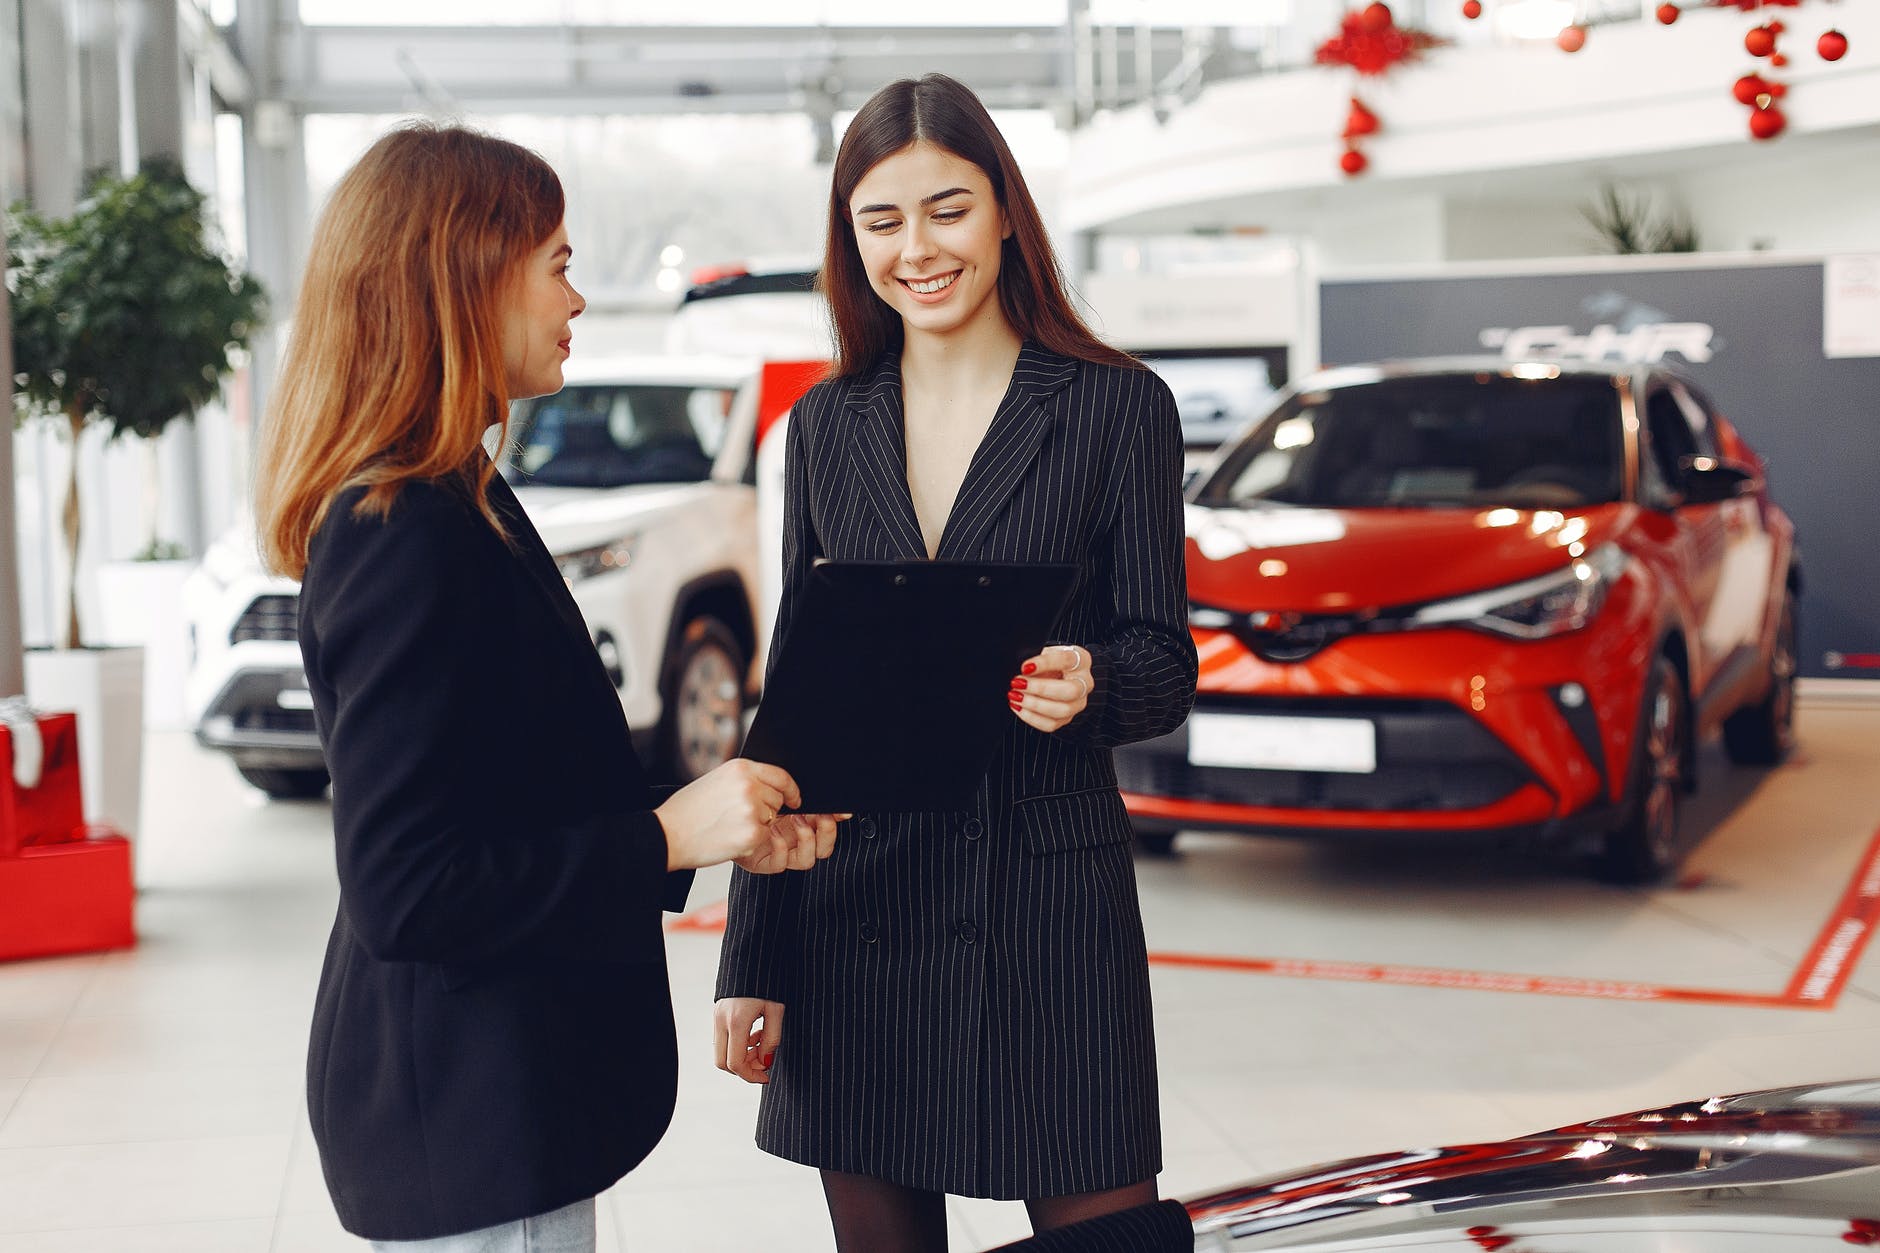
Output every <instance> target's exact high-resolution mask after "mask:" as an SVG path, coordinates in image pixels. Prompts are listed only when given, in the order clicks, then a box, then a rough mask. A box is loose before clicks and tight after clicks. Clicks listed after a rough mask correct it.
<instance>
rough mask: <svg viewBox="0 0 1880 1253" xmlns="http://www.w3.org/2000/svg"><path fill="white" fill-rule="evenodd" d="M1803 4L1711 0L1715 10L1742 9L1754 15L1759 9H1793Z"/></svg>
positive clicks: (1796, 0)
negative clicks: (1780, 6)
mask: <svg viewBox="0 0 1880 1253" xmlns="http://www.w3.org/2000/svg"><path fill="white" fill-rule="evenodd" d="M1801 2H1802V0H1709V3H1710V5H1711V6H1712V7H1713V8H1718V9H1741V10H1743V12H1745V13H1753V12H1755V11H1756V10H1757V9H1762V8H1772V7H1774V6H1775V5H1778V4H1782V5H1787V6H1788V7H1789V8H1791V9H1792V8H1794V7H1795V6H1796V5H1798V4H1800V3H1801Z"/></svg>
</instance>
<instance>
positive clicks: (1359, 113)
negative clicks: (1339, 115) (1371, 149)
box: [1345, 96, 1383, 139]
mask: <svg viewBox="0 0 1880 1253" xmlns="http://www.w3.org/2000/svg"><path fill="white" fill-rule="evenodd" d="M1381 125H1383V123H1382V122H1380V121H1379V120H1378V116H1377V114H1375V113H1373V112H1371V110H1369V109H1367V108H1366V107H1365V105H1364V101H1362V100H1360V99H1358V98H1357V97H1356V96H1353V97H1352V98H1351V112H1349V113H1347V114H1346V115H1345V138H1346V139H1356V138H1358V137H1360V136H1363V135H1375V134H1377V130H1378V127H1380V126H1381Z"/></svg>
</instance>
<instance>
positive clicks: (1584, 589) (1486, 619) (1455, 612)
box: [1408, 544, 1628, 640]
mask: <svg viewBox="0 0 1880 1253" xmlns="http://www.w3.org/2000/svg"><path fill="white" fill-rule="evenodd" d="M1627 560H1628V559H1627V557H1626V555H1625V550H1624V549H1622V548H1620V547H1619V546H1618V545H1617V544H1601V545H1600V546H1599V547H1598V548H1595V549H1594V550H1593V551H1592V552H1590V553H1588V554H1587V555H1586V556H1584V557H1577V558H1575V559H1574V561H1573V563H1572V564H1571V565H1569V566H1568V567H1567V568H1566V569H1564V570H1560V571H1558V572H1556V573H1553V574H1544V575H1541V576H1540V577H1539V578H1534V579H1525V580H1523V581H1522V582H1519V583H1511V584H1509V585H1508V586H1506V587H1497V588H1492V589H1490V590H1489V591H1486V592H1476V593H1474V594H1472V595H1469V596H1458V597H1456V598H1455V599H1453V600H1444V601H1438V602H1437V603H1435V604H1433V605H1425V606H1424V607H1423V608H1422V609H1419V610H1418V611H1417V612H1416V613H1414V614H1412V615H1411V617H1410V621H1409V623H1408V625H1409V626H1412V627H1426V626H1466V627H1474V628H1475V629H1477V630H1481V631H1492V632H1494V633H1495V634H1497V635H1507V636H1512V637H1513V638H1515V639H1518V640H1539V639H1546V638H1548V637H1549V636H1553V635H1564V634H1565V633H1566V632H1568V631H1577V630H1579V629H1580V628H1581V627H1583V626H1585V625H1586V624H1587V623H1588V622H1591V621H1592V620H1593V615H1594V614H1596V613H1598V612H1599V607H1600V606H1601V605H1603V604H1605V603H1606V594H1607V593H1608V592H1610V591H1611V590H1612V585H1613V582H1614V581H1615V580H1616V579H1618V577H1619V575H1620V574H1621V573H1622V572H1623V571H1624V570H1625V563H1626V561H1627Z"/></svg>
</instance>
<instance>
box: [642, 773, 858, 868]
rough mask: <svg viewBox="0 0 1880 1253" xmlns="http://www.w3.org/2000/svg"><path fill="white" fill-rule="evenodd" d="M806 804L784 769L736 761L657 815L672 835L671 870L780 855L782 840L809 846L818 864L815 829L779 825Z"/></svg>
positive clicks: (669, 802) (678, 796) (700, 781)
mask: <svg viewBox="0 0 1880 1253" xmlns="http://www.w3.org/2000/svg"><path fill="white" fill-rule="evenodd" d="M802 803H803V794H802V793H801V792H800V791H798V790H797V786H796V780H794V779H792V778H791V777H790V775H789V772H788V771H786V770H784V769H783V767H781V766H772V765H768V764H766V763H764V762H757V761H747V760H745V759H743V758H741V757H739V758H733V759H732V760H730V761H727V762H726V763H725V764H724V765H722V766H719V767H718V768H717V769H715V770H713V771H712V772H711V773H709V774H705V775H701V776H700V777H698V778H697V779H694V780H693V781H692V782H691V783H688V784H686V785H685V786H684V787H682V788H680V789H679V790H678V791H677V792H674V793H673V794H672V796H671V797H669V798H668V799H667V801H666V803H665V804H663V805H661V806H660V807H659V808H658V809H656V810H654V811H653V814H654V816H655V817H657V818H658V819H659V825H660V826H662V827H664V828H665V830H666V869H668V870H691V869H697V868H698V867H701V866H715V865H717V864H718V863H719V862H721V861H734V860H736V859H738V858H741V857H753V856H755V855H756V854H758V853H759V852H772V853H773V855H774V850H773V848H772V845H773V841H777V840H785V841H790V842H794V843H798V844H800V843H807V844H808V845H809V846H810V847H811V850H812V854H811V858H810V860H812V861H813V860H814V853H813V850H814V846H815V844H816V836H817V832H816V829H815V826H814V824H807V827H808V829H807V830H806V829H805V826H806V824H802V823H787V824H786V823H776V818H777V814H778V813H779V811H781V810H784V809H793V808H795V807H796V806H798V805H800V804H802ZM773 824H775V825H773ZM825 855H826V854H825Z"/></svg>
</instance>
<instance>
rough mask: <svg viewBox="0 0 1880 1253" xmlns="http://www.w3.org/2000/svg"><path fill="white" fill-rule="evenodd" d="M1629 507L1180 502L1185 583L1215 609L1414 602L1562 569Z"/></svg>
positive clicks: (1300, 609) (1339, 608)
mask: <svg viewBox="0 0 1880 1253" xmlns="http://www.w3.org/2000/svg"><path fill="white" fill-rule="evenodd" d="M1634 512H1635V507H1634V506H1630V505H1622V504H1609V505H1598V506H1594V507H1592V508H1589V509H1580V510H1574V511H1571V512H1557V511H1553V510H1545V509H1540V510H1537V509H1494V508H1489V509H1302V508H1292V507H1286V506H1277V507H1276V506H1258V505H1256V506H1248V507H1216V506H1209V505H1193V504H1191V505H1189V506H1188V507H1187V528H1188V592H1189V596H1190V598H1191V599H1193V600H1194V601H1195V602H1196V603H1198V604H1203V605H1211V606H1214V607H1216V608H1220V609H1235V610H1255V609H1269V610H1278V611H1287V612H1296V613H1345V612H1350V611H1352V610H1355V609H1366V608H1387V607H1391V606H1400V605H1416V604H1422V603H1425V602H1428V601H1433V600H1441V599H1443V598H1445V597H1449V596H1457V595H1461V594H1463V593H1466V592H1477V591H1482V590H1484V589H1487V588H1492V587H1499V586H1502V585H1504V584H1508V583H1517V582H1520V581H1521V580H1522V579H1527V578H1532V577H1534V576H1535V575H1539V574H1546V573H1549V572H1551V571H1554V570H1559V569H1561V568H1563V567H1564V566H1565V565H1566V564H1567V561H1568V555H1567V549H1568V548H1569V546H1570V545H1572V544H1575V543H1579V544H1584V545H1585V548H1586V550H1587V551H1591V550H1592V549H1593V548H1595V547H1597V546H1598V545H1599V544H1601V543H1604V542H1605V541H1606V540H1608V539H1611V538H1613V537H1614V536H1615V535H1616V534H1618V532H1619V531H1620V530H1622V529H1623V528H1624V526H1625V525H1626V523H1627V521H1628V520H1629V519H1630V518H1631V517H1632V515H1633V513H1634Z"/></svg>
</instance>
